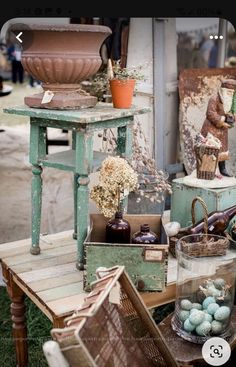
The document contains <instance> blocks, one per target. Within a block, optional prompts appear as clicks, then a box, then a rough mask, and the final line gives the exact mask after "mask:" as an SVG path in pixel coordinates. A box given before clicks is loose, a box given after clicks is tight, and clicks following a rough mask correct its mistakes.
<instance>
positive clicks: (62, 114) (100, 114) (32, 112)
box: [4, 103, 151, 127]
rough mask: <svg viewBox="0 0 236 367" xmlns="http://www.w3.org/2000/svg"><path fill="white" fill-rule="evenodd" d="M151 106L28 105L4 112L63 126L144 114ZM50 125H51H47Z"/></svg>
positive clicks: (109, 104)
mask: <svg viewBox="0 0 236 367" xmlns="http://www.w3.org/2000/svg"><path fill="white" fill-rule="evenodd" d="M150 111H151V109H150V108H149V107H136V106H132V107H131V108H127V109H119V108H113V106H112V103H98V104H97V105H96V106H95V107H93V108H86V109H78V110H66V111H65V110H49V109H43V108H42V109H41V108H30V107H27V106H16V107H10V108H4V112H6V113H12V114H16V115H25V116H30V117H32V118H34V122H35V121H36V119H40V120H42V119H47V120H48V121H47V124H48V123H49V121H50V120H56V121H57V122H58V123H59V122H60V123H61V126H62V125H63V124H64V125H65V123H68V122H70V123H73V124H74V125H76V124H77V126H78V127H79V124H89V123H94V122H97V121H105V120H112V119H116V118H117V119H118V118H122V117H126V116H133V115H137V114H143V113H147V112H150ZM47 126H49V125H47Z"/></svg>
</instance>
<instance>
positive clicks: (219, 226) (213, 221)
mask: <svg viewBox="0 0 236 367" xmlns="http://www.w3.org/2000/svg"><path fill="white" fill-rule="evenodd" d="M235 215H236V205H233V206H231V207H230V208H228V209H225V210H222V211H214V212H211V213H210V214H209V215H208V233H209V234H217V235H221V236H222V235H224V231H225V230H226V228H227V227H228V225H229V222H230V220H231V219H232V218H233V217H234V216H235ZM181 232H183V233H184V234H199V233H203V232H204V220H203V219H201V220H200V221H199V222H197V223H196V224H195V225H194V226H190V227H187V228H182V229H181V230H180V232H179V233H181Z"/></svg>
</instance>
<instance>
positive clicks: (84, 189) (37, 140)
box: [4, 103, 150, 267]
mask: <svg viewBox="0 0 236 367" xmlns="http://www.w3.org/2000/svg"><path fill="white" fill-rule="evenodd" d="M149 111H150V108H149V107H136V106H132V107H131V108H130V109H116V108H113V106H112V104H109V103H98V104H97V105H96V106H95V107H93V108H87V109H81V110H49V109H40V108H38V109H37V108H30V107H27V106H18V107H11V108H6V109H4V112H6V113H11V114H16V115H24V116H29V117H30V127H31V128H30V162H31V164H33V169H32V171H33V177H32V247H31V252H32V253H34V254H37V253H39V251H40V247H39V234H40V222H41V201H42V179H41V174H40V173H41V171H40V170H41V167H44V166H47V167H53V168H57V169H61V170H64V171H72V172H74V213H75V219H74V238H76V237H77V253H78V264H79V266H80V265H82V264H83V262H84V253H83V242H84V240H85V237H86V235H87V228H88V220H89V207H88V203H89V188H88V183H89V178H88V176H89V174H90V172H91V171H92V169H93V168H94V169H96V168H97V167H98V164H99V165H100V164H101V161H102V160H103V159H104V158H105V156H104V154H103V153H100V152H97V154H96V155H94V156H95V159H93V158H94V157H93V132H94V131H97V130H103V129H107V128H118V130H119V132H118V151H119V152H121V153H122V154H123V155H124V156H125V157H127V158H128V157H130V156H131V153H132V123H133V119H134V116H135V115H138V114H143V113H147V112H149ZM47 127H54V128H58V129H67V130H72V150H69V151H64V152H59V153H55V154H50V155H46V128H47ZM79 266H78V267H79Z"/></svg>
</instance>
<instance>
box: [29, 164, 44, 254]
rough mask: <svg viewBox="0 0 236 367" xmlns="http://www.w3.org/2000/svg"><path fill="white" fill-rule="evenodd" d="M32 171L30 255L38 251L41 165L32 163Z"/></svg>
mask: <svg viewBox="0 0 236 367" xmlns="http://www.w3.org/2000/svg"><path fill="white" fill-rule="evenodd" d="M32 173H33V177H32V188H31V195H32V197H31V203H32V218H31V221H32V245H31V248H30V252H31V254H32V255H38V254H39V253H40V246H39V239H40V224H41V208H42V177H41V174H42V167H40V166H38V165H34V166H33V168H32Z"/></svg>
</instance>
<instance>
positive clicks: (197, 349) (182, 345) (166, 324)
mask: <svg viewBox="0 0 236 367" xmlns="http://www.w3.org/2000/svg"><path fill="white" fill-rule="evenodd" d="M172 316H173V313H171V314H170V315H168V316H167V317H166V318H165V319H164V320H163V321H162V322H161V323H160V324H158V326H159V329H160V331H161V333H162V335H163V337H164V339H165V341H166V342H167V343H168V346H169V348H170V350H171V352H172V353H173V354H174V356H175V358H176V360H177V362H178V363H180V364H181V365H186V366H187V365H192V364H194V363H196V362H202V361H203V358H202V344H196V343H191V342H189V341H186V340H184V339H182V338H181V337H180V336H178V335H177V334H176V332H175V331H174V330H173V329H172V327H171V319H172ZM231 320H232V326H233V329H234V331H235V332H234V334H233V335H232V336H231V338H230V339H229V344H230V346H231V350H233V349H234V348H235V347H236V306H234V307H233V312H232V319H231Z"/></svg>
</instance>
